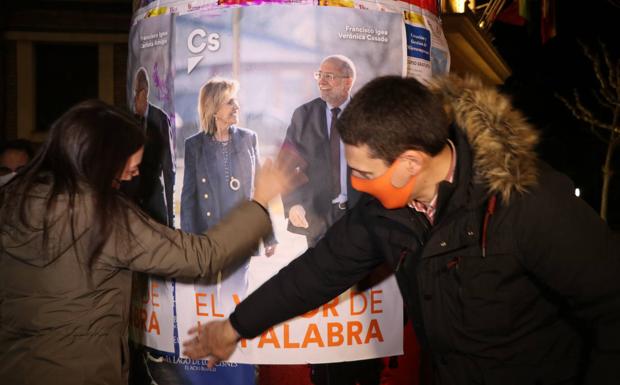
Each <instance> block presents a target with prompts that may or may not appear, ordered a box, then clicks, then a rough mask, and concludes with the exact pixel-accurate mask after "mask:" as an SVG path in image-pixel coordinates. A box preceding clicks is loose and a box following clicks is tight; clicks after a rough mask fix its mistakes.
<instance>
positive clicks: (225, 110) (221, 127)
mask: <svg viewBox="0 0 620 385" xmlns="http://www.w3.org/2000/svg"><path fill="white" fill-rule="evenodd" d="M238 89H239V84H238V83H237V82H236V81H234V80H228V79H224V78H212V79H210V80H208V81H207V82H206V83H205V84H204V85H203V86H202V88H201V89H200V93H199V96H198V116H199V121H200V127H201V131H200V132H199V133H197V134H195V135H193V136H191V137H189V138H188V139H187V140H186V141H185V169H184V174H183V189H182V193H181V229H183V230H184V231H188V232H192V233H202V232H204V231H205V230H206V229H208V228H210V227H212V226H214V225H215V224H216V223H218V222H219V221H220V220H221V219H222V217H223V216H224V215H225V214H226V213H227V212H228V211H229V210H230V209H231V208H233V207H234V206H235V205H237V204H238V203H239V202H241V201H243V200H247V199H249V198H251V197H252V195H253V192H254V181H255V178H256V172H257V171H258V170H259V168H260V163H259V153H258V143H257V137H256V133H255V132H254V131H251V130H249V129H247V128H242V127H238V126H237V123H238V122H239V102H238V100H237V92H238ZM264 244H265V255H266V256H271V255H273V253H274V252H275V248H276V244H277V242H276V240H275V238H274V236H273V233H272V234H271V235H270V236H269V237H267V238H266V239H265V240H264ZM248 266H249V261H246V262H244V263H243V264H242V265H237V266H232V267H231V268H230V269H228V270H226V271H222V277H221V278H222V284H221V287H220V289H219V291H218V298H219V301H218V302H219V303H220V304H221V305H220V306H221V308H222V309H223V310H224V311H230V310H232V308H234V296H235V295H236V296H238V298H239V299H241V298H243V297H244V296H245V294H246V290H247V269H248ZM210 283H211V284H213V283H214V282H210ZM209 288H210V289H211V291H210V293H209V294H214V293H215V292H216V290H215V289H216V288H215V287H213V286H211V285H209V287H204V285H203V286H202V288H201V290H204V289H209Z"/></svg>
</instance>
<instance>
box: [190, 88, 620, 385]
mask: <svg viewBox="0 0 620 385" xmlns="http://www.w3.org/2000/svg"><path fill="white" fill-rule="evenodd" d="M433 89H434V91H435V92H433V91H430V90H429V89H427V88H426V87H424V86H423V85H421V84H420V83H419V82H417V81H416V80H414V79H411V78H410V79H403V78H398V77H385V78H379V79H376V80H374V81H372V82H370V83H369V84H367V85H366V86H365V87H364V88H363V89H362V90H360V91H359V92H358V94H357V95H356V96H355V97H354V98H353V99H352V101H351V103H350V104H349V107H348V108H347V109H346V110H345V112H344V113H343V115H342V117H341V119H340V120H339V126H338V129H339V130H340V133H341V136H342V138H343V141H344V142H345V144H346V155H347V161H348V163H349V166H350V167H351V168H352V170H353V182H354V183H353V185H354V187H356V188H358V189H359V190H362V191H364V192H367V193H368V195H364V196H363V198H362V199H361V200H360V202H359V203H358V204H357V205H356V206H355V207H354V208H353V209H352V210H351V211H349V212H348V213H347V215H346V216H345V217H344V218H342V219H341V220H340V221H338V222H337V223H336V224H335V225H334V226H333V227H332V228H330V230H329V231H328V232H327V234H326V236H325V237H324V238H323V240H321V241H320V242H319V243H318V245H317V246H316V247H315V248H314V249H310V250H308V251H307V252H306V253H305V254H304V255H302V256H301V257H299V258H298V259H296V260H295V261H293V262H292V263H291V264H290V265H288V266H287V267H285V268H284V269H282V270H281V271H280V272H279V273H278V274H277V275H276V276H274V277H273V278H272V279H271V280H269V281H267V282H266V283H265V284H264V285H263V286H261V287H260V288H259V289H258V290H257V291H255V292H254V293H253V294H251V295H250V296H249V297H248V298H247V299H246V300H245V301H243V302H242V303H241V304H240V305H239V306H238V307H237V309H236V310H235V312H234V313H233V314H231V316H230V319H229V320H227V321H221V322H215V323H211V324H207V325H203V326H201V327H200V328H198V331H199V332H198V333H197V336H196V338H194V339H193V340H191V341H187V342H186V343H185V348H186V352H187V353H188V354H189V355H190V357H193V358H195V357H198V356H204V355H211V356H212V357H214V358H215V360H213V361H214V362H215V361H217V360H218V359H225V358H226V357H227V356H228V354H230V353H231V351H232V349H234V347H235V343H236V341H237V340H238V339H239V338H240V337H244V338H252V337H254V336H256V335H258V334H260V333H261V332H263V331H264V330H265V329H267V328H268V327H270V326H272V325H275V324H277V323H279V322H282V321H284V320H286V319H288V318H291V317H293V316H295V315H297V314H302V313H303V312H305V311H307V310H309V309H312V308H315V307H317V306H318V305H320V304H322V303H324V302H326V301H328V300H330V299H331V298H333V297H335V296H336V295H338V293H340V292H341V291H343V290H345V289H347V288H348V287H349V286H351V285H352V284H353V283H355V282H356V281H358V280H359V279H361V278H362V277H363V276H364V275H365V274H367V272H368V271H369V270H370V269H372V268H373V267H374V266H376V265H377V264H379V263H382V262H387V263H388V264H389V265H390V266H392V268H393V270H394V272H395V275H396V278H397V280H398V283H399V286H400V290H401V293H402V294H403V298H404V300H405V303H406V306H407V309H408V311H409V313H410V315H411V317H412V319H413V321H414V327H415V328H416V332H417V334H418V336H419V337H420V339H421V340H422V341H423V344H424V345H425V346H426V347H427V349H429V351H430V354H431V356H432V360H433V367H434V378H435V384H450V385H452V384H498V385H499V384H501V385H506V384H515V385H517V384H518V385H526V384H532V385H534V384H581V383H587V384H617V383H618V380H619V379H620V279H618V277H620V245H619V242H618V239H614V237H613V236H612V233H611V231H610V230H609V228H608V227H607V225H606V224H605V223H604V222H603V221H602V220H601V219H600V218H599V217H598V216H597V215H596V213H595V212H594V211H593V210H592V209H591V208H590V207H589V206H588V205H587V204H586V203H585V202H583V201H582V200H581V199H579V198H578V197H576V196H575V195H574V187H573V185H572V184H571V182H570V180H569V179H568V178H567V177H566V176H564V175H562V174H560V173H558V172H557V171H554V170H553V169H551V168H550V167H549V166H548V165H546V164H545V163H544V162H542V161H540V160H539V159H537V157H536V154H535V153H534V147H535V145H536V143H537V141H538V136H537V134H536V132H535V131H534V130H533V129H532V128H531V127H530V126H529V125H528V124H527V123H526V121H525V119H524V118H523V117H522V115H521V114H520V113H519V112H518V111H515V110H514V109H513V108H512V106H511V104H510V102H509V101H508V100H507V98H506V97H504V96H502V95H500V94H499V93H497V92H496V91H495V90H494V89H491V88H487V87H485V86H483V85H481V84H480V83H479V82H477V81H474V80H471V79H468V80H461V79H456V78H454V79H449V80H443V81H439V82H437V83H436V84H435V85H434V88H433ZM193 332H195V330H194V331H193ZM394 332H396V331H394Z"/></svg>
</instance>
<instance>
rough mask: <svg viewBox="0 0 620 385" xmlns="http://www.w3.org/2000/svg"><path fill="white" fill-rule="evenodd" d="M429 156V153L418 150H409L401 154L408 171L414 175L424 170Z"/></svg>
mask: <svg viewBox="0 0 620 385" xmlns="http://www.w3.org/2000/svg"><path fill="white" fill-rule="evenodd" d="M428 158H429V156H428V154H426V153H424V152H422V151H418V150H407V151H405V152H403V153H402V154H401V156H400V159H401V160H402V162H403V163H404V165H405V168H406V170H407V172H408V173H409V174H411V175H413V176H416V175H418V174H419V173H420V171H422V169H423V168H424V165H425V164H426V162H427V160H428Z"/></svg>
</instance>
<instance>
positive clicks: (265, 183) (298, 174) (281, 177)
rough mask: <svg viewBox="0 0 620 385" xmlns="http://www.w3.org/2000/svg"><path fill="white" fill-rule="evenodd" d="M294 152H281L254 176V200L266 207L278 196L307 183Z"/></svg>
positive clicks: (298, 158) (301, 162)
mask: <svg viewBox="0 0 620 385" xmlns="http://www.w3.org/2000/svg"><path fill="white" fill-rule="evenodd" d="M303 163H305V162H303V161H302V160H301V159H300V157H299V155H297V154H296V153H295V152H292V151H288V150H282V151H280V153H279V154H278V159H277V160H276V162H273V161H272V160H271V159H267V161H265V164H263V166H262V167H261V169H260V171H259V172H258V174H257V175H256V182H255V184H254V200H255V201H256V202H258V203H260V204H261V205H262V206H263V207H265V208H266V207H267V204H268V203H269V201H270V200H272V199H273V198H275V197H276V195H278V194H286V193H288V192H289V191H291V190H293V189H295V188H297V187H298V186H300V185H301V184H304V183H306V182H307V181H308V177H307V176H306V174H304V173H303V171H302V169H301V167H300V166H299V164H303Z"/></svg>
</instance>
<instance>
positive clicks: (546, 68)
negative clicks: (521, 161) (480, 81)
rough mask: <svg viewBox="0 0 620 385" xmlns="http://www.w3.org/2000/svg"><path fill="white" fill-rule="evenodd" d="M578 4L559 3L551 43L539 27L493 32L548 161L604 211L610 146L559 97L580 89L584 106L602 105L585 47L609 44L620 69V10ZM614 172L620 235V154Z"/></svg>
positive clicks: (612, 210)
mask: <svg viewBox="0 0 620 385" xmlns="http://www.w3.org/2000/svg"><path fill="white" fill-rule="evenodd" d="M576 3H577V2H567V1H561V0H558V1H557V18H556V26H557V35H556V36H555V37H554V38H552V39H550V40H549V41H547V42H546V43H545V44H542V42H541V38H540V31H539V29H537V28H535V27H534V26H533V25H532V24H533V23H532V24H529V25H525V26H521V27H520V26H514V25H509V24H505V23H501V22H496V23H495V25H494V26H493V29H492V31H491V32H492V35H493V36H494V40H493V43H494V45H495V46H496V47H497V49H498V50H499V51H500V53H501V55H502V56H503V57H504V59H505V60H506V61H507V62H508V64H509V65H510V67H511V68H512V71H513V74H512V76H511V77H510V78H509V79H507V80H506V82H505V84H504V86H503V87H502V89H503V91H504V92H506V93H507V94H510V95H511V96H512V98H513V100H514V103H515V105H516V106H517V107H518V108H519V109H521V110H522V111H524V112H525V114H526V115H527V116H528V118H529V120H530V121H531V122H532V123H533V124H534V125H536V126H537V127H538V128H539V129H540V130H541V132H542V142H541V144H540V146H539V148H538V150H539V153H540V155H541V157H542V158H543V159H544V160H546V161H547V162H548V163H550V164H551V165H552V166H553V167H555V168H556V169H558V170H560V171H562V172H564V173H566V174H567V175H569V176H570V178H571V179H572V180H573V181H574V182H575V185H576V186H577V187H579V188H580V189H581V197H582V198H583V199H584V200H586V201H587V202H588V203H589V204H590V205H591V206H592V207H593V208H594V209H595V210H596V211H597V212H598V210H599V207H600V194H601V187H602V175H601V167H602V165H603V163H604V157H605V152H606V144H605V143H603V142H602V141H601V140H599V139H598V138H596V136H594V135H593V134H592V132H591V130H590V128H589V126H588V125H586V124H584V123H581V122H580V121H578V120H576V119H574V118H573V116H572V114H571V113H570V112H569V110H568V109H567V108H566V107H565V106H564V105H563V104H562V102H561V101H560V100H558V99H557V98H556V97H555V96H554V94H556V93H559V94H561V95H563V96H565V97H571V96H572V92H573V89H575V88H577V89H578V90H579V91H580V93H581V94H582V95H583V96H584V99H585V100H586V102H585V103H584V104H588V103H590V104H594V103H595V100H593V98H592V97H591V96H589V95H591V92H590V91H588V90H591V89H593V88H595V87H596V88H598V87H599V83H598V82H597V81H596V78H595V76H594V72H593V70H592V66H591V64H590V61H589V60H588V59H587V58H586V57H585V56H584V55H583V53H582V50H581V47H580V45H579V44H578V41H582V42H583V43H585V44H587V45H589V46H592V47H599V41H602V42H603V43H605V44H606V45H607V47H608V49H609V50H610V51H611V52H612V57H613V58H614V59H615V60H616V63H618V58H620V56H619V55H618V53H619V51H620V50H619V48H620V43H619V42H618V40H619V37H620V34H619V33H618V32H620V8H619V7H618V6H614V5H612V4H611V3H612V2H611V1H610V2H608V1H604V0H598V1H588V2H580V3H579V4H581V5H580V6H576ZM616 3H620V2H616ZM536 25H537V23H536ZM586 95H588V96H586ZM605 120H606V121H610V120H611V119H610V118H608V117H606V119H605ZM612 167H614V168H616V175H615V177H613V179H612V184H611V188H610V192H609V209H608V223H609V224H610V225H611V226H612V228H614V229H619V230H620V148H618V149H617V150H616V153H615V156H614V162H613V165H612Z"/></svg>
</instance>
